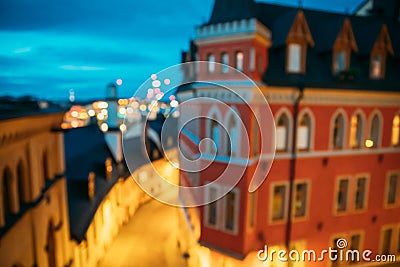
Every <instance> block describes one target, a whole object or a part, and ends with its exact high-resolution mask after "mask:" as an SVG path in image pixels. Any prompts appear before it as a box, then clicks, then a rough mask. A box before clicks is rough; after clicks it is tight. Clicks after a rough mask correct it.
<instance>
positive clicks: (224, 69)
mask: <svg viewBox="0 0 400 267" xmlns="http://www.w3.org/2000/svg"><path fill="white" fill-rule="evenodd" d="M221 63H222V64H223V65H222V73H228V70H229V67H228V65H229V56H228V54H227V53H222V55H221Z"/></svg>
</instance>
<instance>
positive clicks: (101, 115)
mask: <svg viewBox="0 0 400 267" xmlns="http://www.w3.org/2000/svg"><path fill="white" fill-rule="evenodd" d="M97 119H98V120H99V121H102V120H104V114H103V113H99V114H97Z"/></svg>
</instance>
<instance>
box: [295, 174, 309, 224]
mask: <svg viewBox="0 0 400 267" xmlns="http://www.w3.org/2000/svg"><path fill="white" fill-rule="evenodd" d="M299 184H304V185H306V189H307V190H306V196H305V209H304V215H300V216H296V194H297V186H298V185H299ZM310 199H311V181H310V180H308V179H300V180H296V181H295V182H294V187H293V196H292V201H293V203H292V207H293V208H292V218H293V221H302V220H307V219H308V217H309V211H310Z"/></svg>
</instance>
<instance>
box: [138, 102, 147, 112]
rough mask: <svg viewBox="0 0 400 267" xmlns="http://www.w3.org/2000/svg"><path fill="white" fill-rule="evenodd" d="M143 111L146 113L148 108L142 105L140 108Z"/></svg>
mask: <svg viewBox="0 0 400 267" xmlns="http://www.w3.org/2000/svg"><path fill="white" fill-rule="evenodd" d="M139 109H140V110H141V111H146V110H147V107H146V105H143V104H142V105H140V108H139Z"/></svg>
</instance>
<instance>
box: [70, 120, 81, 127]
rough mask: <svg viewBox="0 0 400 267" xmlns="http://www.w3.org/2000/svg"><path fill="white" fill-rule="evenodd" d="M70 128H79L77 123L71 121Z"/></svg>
mask: <svg viewBox="0 0 400 267" xmlns="http://www.w3.org/2000/svg"><path fill="white" fill-rule="evenodd" d="M71 126H72V128H77V127H78V126H79V123H78V121H72V122H71Z"/></svg>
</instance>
